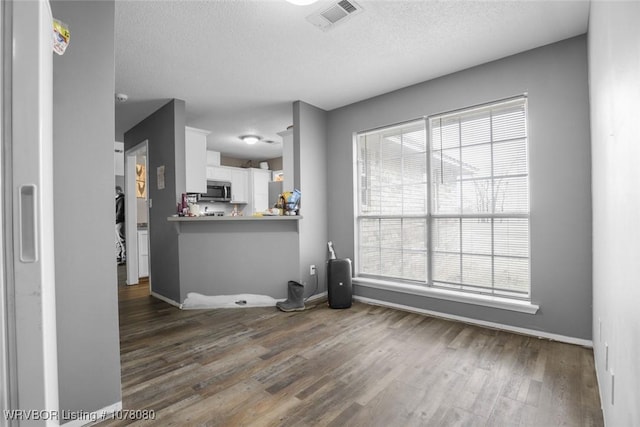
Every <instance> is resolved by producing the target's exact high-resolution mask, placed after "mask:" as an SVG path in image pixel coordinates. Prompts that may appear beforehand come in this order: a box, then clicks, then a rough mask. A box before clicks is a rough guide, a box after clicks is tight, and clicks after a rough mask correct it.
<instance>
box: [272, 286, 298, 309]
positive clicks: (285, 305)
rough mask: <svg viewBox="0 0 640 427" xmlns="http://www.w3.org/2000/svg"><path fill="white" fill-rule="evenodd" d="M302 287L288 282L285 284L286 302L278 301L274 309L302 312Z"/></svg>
mask: <svg viewBox="0 0 640 427" xmlns="http://www.w3.org/2000/svg"><path fill="white" fill-rule="evenodd" d="M303 297H304V286H303V285H301V284H300V283H298V282H294V281H293V280H290V281H289V283H287V300H286V301H278V302H277V303H276V307H278V308H279V309H280V310H282V311H302V310H304V299H303Z"/></svg>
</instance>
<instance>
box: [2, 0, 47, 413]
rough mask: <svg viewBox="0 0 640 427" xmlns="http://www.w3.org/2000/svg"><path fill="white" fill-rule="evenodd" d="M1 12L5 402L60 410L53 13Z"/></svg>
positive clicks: (16, 6)
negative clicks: (54, 234) (54, 208)
mask: <svg viewBox="0 0 640 427" xmlns="http://www.w3.org/2000/svg"><path fill="white" fill-rule="evenodd" d="M2 8H3V11H2V32H3V35H2V92H3V93H2V110H3V114H2V153H3V157H2V163H1V168H2V173H1V179H2V202H3V209H2V217H3V218H2V223H3V227H2V279H1V280H2V283H1V285H2V291H3V292H2V295H3V298H4V300H3V301H2V303H3V304H2V322H3V325H2V326H3V331H2V337H3V346H4V348H3V349H2V351H3V359H4V362H5V366H4V369H3V372H4V377H3V381H4V382H5V384H3V386H6V387H5V388H4V390H5V391H7V393H6V395H5V396H4V399H3V400H4V401H5V405H6V406H7V407H8V408H9V409H24V410H28V409H37V410H48V411H54V410H57V409H58V378H57V345H56V315H55V297H54V291H55V286H54V285H55V283H54V280H55V271H54V253H53V251H54V249H53V216H52V214H51V213H52V212H53V161H52V149H53V148H52V86H53V83H52V44H51V40H52V18H51V10H50V7H49V2H48V1H47V0H37V1H3V2H2ZM3 415H4V413H3ZM3 418H5V421H6V417H3ZM9 422H10V421H9ZM33 424H34V425H38V424H40V425H49V424H51V425H57V421H56V420H40V421H38V422H34V423H33ZM30 425H31V423H30Z"/></svg>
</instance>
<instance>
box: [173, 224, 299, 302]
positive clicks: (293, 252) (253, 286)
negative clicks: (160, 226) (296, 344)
mask: <svg viewBox="0 0 640 427" xmlns="http://www.w3.org/2000/svg"><path fill="white" fill-rule="evenodd" d="M300 219H302V216H262V217H255V216H200V217H177V216H176V217H174V216H171V217H168V218H167V222H168V223H170V224H173V225H174V227H175V230H176V233H177V234H178V258H179V268H180V273H179V275H180V282H179V284H177V285H178V286H179V288H180V293H179V295H180V300H179V301H176V303H178V304H180V305H181V304H182V303H183V302H184V300H185V299H186V297H187V294H188V293H189V292H196V293H199V294H201V295H206V296H219V295H236V294H255V295H267V296H270V297H272V298H275V299H280V298H285V297H286V296H287V282H288V281H289V280H295V281H299V280H300V271H299V258H300V250H299V248H300V242H299V240H300V239H299V230H298V227H299V224H300V222H299V220H300Z"/></svg>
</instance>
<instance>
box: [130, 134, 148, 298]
mask: <svg viewBox="0 0 640 427" xmlns="http://www.w3.org/2000/svg"><path fill="white" fill-rule="evenodd" d="M147 153H148V140H144V141H142V142H141V143H139V144H137V145H136V146H135V147H133V148H131V149H129V150H127V151H126V152H125V156H124V169H125V170H124V181H125V224H126V225H125V228H126V236H127V239H126V253H127V263H126V266H127V281H126V283H127V285H137V284H138V283H140V280H141V279H144V278H148V282H149V290H151V277H150V273H149V271H150V269H149V256H150V255H149V205H150V203H149V202H150V200H149V191H148V188H147V184H148V182H149V173H148V170H147V169H148V167H147V166H148V163H149V162H148V161H147Z"/></svg>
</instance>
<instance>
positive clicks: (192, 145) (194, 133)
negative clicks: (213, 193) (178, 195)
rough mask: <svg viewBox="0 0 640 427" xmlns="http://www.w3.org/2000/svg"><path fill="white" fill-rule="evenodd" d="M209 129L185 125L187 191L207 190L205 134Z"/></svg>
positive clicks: (203, 191)
mask: <svg viewBox="0 0 640 427" xmlns="http://www.w3.org/2000/svg"><path fill="white" fill-rule="evenodd" d="M209 133H210V132H209V131H206V130H202V129H196V128H192V127H188V126H186V127H185V138H184V145H185V150H184V152H185V172H186V175H185V187H186V190H187V193H206V192H207V135H209Z"/></svg>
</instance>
